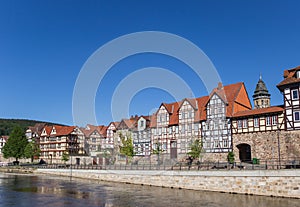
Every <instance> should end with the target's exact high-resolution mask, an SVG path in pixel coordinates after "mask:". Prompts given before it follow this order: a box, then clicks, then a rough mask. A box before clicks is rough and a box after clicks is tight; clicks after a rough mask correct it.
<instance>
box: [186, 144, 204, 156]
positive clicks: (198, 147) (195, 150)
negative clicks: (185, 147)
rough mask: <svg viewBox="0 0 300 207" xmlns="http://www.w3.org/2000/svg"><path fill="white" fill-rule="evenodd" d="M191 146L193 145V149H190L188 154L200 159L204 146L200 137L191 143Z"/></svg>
mask: <svg viewBox="0 0 300 207" xmlns="http://www.w3.org/2000/svg"><path fill="white" fill-rule="evenodd" d="M190 147H191V151H189V152H188V153H187V154H188V155H189V156H191V158H192V159H199V158H200V154H201V152H202V147H203V145H202V142H201V141H200V140H199V139H195V140H194V141H193V142H192V143H191V146H190Z"/></svg>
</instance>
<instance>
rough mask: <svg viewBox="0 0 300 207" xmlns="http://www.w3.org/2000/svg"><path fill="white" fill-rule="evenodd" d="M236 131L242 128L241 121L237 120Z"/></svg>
mask: <svg viewBox="0 0 300 207" xmlns="http://www.w3.org/2000/svg"><path fill="white" fill-rule="evenodd" d="M237 124H238V129H241V128H242V127H243V123H242V120H238V123H237Z"/></svg>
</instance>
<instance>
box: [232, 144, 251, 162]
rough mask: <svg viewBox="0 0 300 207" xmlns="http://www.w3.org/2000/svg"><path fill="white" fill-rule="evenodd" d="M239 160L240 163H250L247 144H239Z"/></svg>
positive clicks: (249, 147) (249, 149)
mask: <svg viewBox="0 0 300 207" xmlns="http://www.w3.org/2000/svg"><path fill="white" fill-rule="evenodd" d="M236 147H237V148H238V149H239V158H240V160H241V161H242V162H251V160H252V159H251V146H250V145H249V144H239V145H237V146H236Z"/></svg>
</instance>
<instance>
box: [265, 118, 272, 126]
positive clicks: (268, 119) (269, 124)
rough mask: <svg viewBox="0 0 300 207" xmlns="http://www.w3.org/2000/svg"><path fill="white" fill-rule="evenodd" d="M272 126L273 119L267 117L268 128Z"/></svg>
mask: <svg viewBox="0 0 300 207" xmlns="http://www.w3.org/2000/svg"><path fill="white" fill-rule="evenodd" d="M271 124H272V119H271V117H270V116H267V117H266V126H271Z"/></svg>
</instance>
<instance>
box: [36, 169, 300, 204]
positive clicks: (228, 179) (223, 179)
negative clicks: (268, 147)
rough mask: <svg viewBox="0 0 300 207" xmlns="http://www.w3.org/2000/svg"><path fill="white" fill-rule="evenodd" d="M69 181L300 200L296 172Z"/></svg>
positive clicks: (128, 174)
mask: <svg viewBox="0 0 300 207" xmlns="http://www.w3.org/2000/svg"><path fill="white" fill-rule="evenodd" d="M36 173H42V174H51V175H59V176H71V170H70V169H68V170H65V169H38V170H37V171H36ZM72 177H77V178H86V179H96V180H103V181H112V182H122V183H130V184H139V185H151V186H160V187H169V188H183V189H191V190H204V191H217V192H227V193H239V194H250V195H251V194H253V195H265V196H278V197H290V198H300V171H299V170H266V171H260V170H257V171H233V170H230V171H229V170H226V171H225V170H224V171H223V170H220V171H184V172H183V171H128V170H126V171H122V170H107V171H106V170H72Z"/></svg>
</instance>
